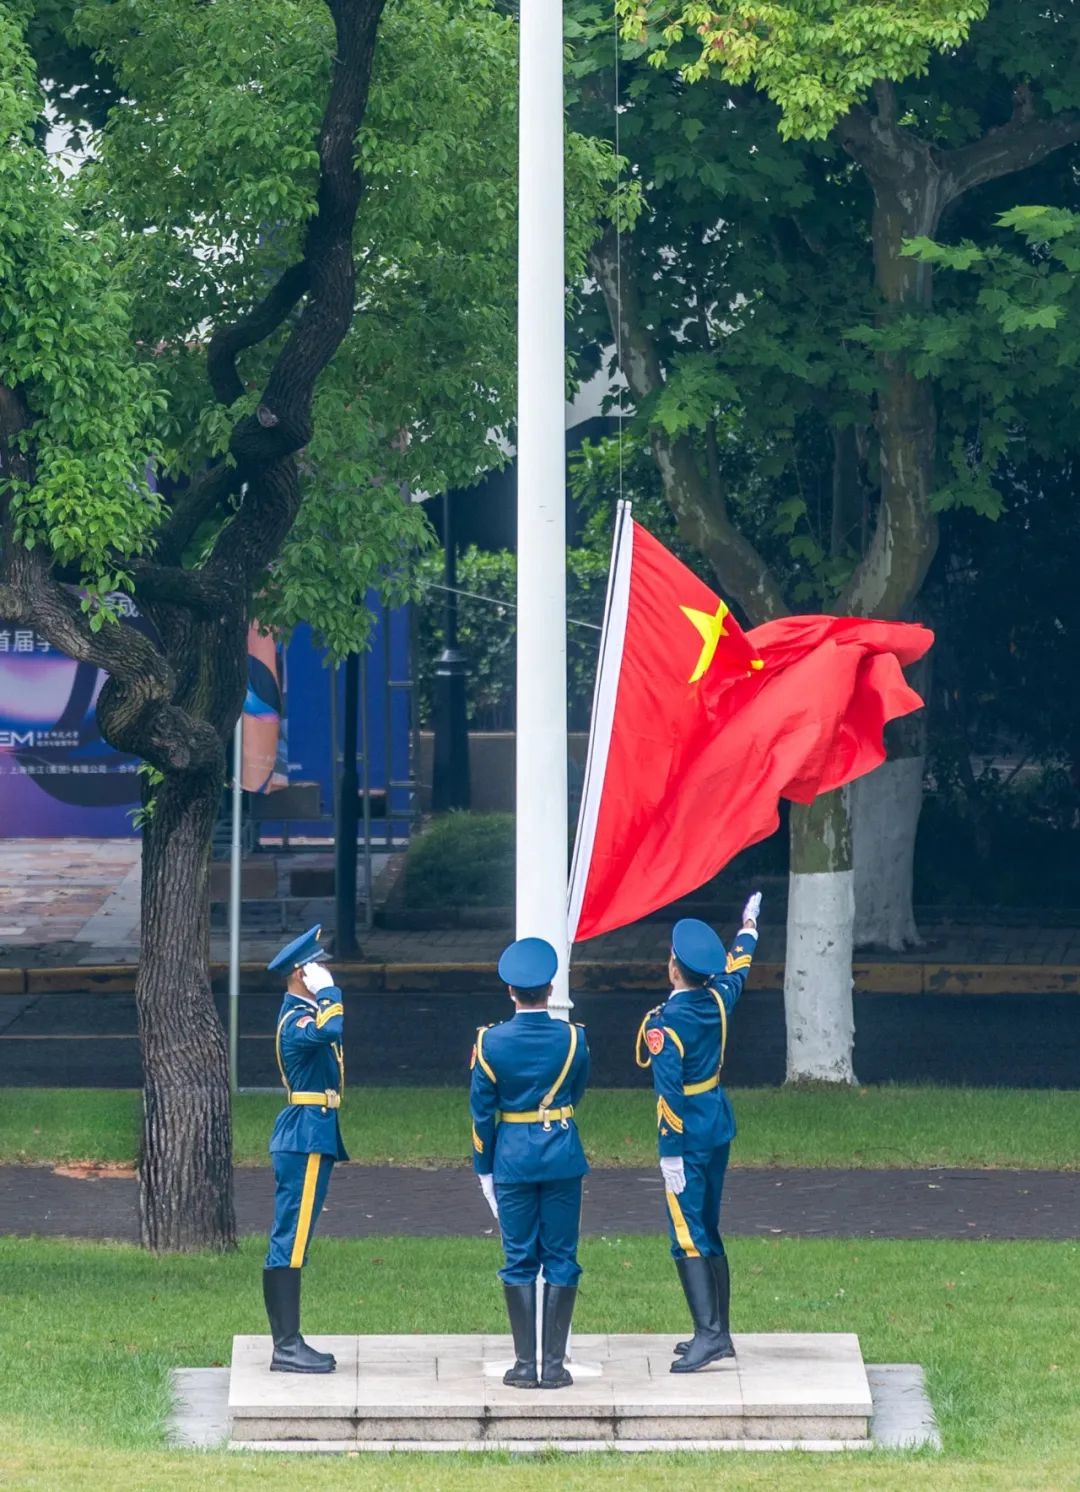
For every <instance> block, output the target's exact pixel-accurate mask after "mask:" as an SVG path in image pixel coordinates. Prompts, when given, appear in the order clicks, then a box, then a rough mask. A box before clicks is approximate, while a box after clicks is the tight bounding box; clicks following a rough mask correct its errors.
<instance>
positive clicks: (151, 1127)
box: [135, 771, 236, 1250]
mask: <svg viewBox="0 0 1080 1492" xmlns="http://www.w3.org/2000/svg"><path fill="white" fill-rule="evenodd" d="M222 786H223V782H222V779H221V776H220V774H219V775H214V774H213V773H211V772H207V771H203V772H197V773H184V774H175V775H170V776H169V778H168V779H167V780H166V781H165V782H164V783H163V784H162V785H161V786H160V787H159V789H158V791H157V794H156V796H155V799H154V805H153V811H152V814H151V817H150V820H149V822H148V824H147V827H146V830H145V832H144V837H143V854H142V952H141V957H140V960H139V972H138V977H137V980H136V985H135V998H136V1003H137V1005H138V1011H139V1038H140V1043H141V1047H142V1060H143V1075H144V1077H143V1081H144V1088H143V1132H142V1154H141V1157H140V1162H139V1227H140V1233H141V1237H142V1243H143V1245H144V1247H146V1248H152V1249H158V1250H184V1249H195V1248H217V1249H229V1248H233V1247H235V1244H236V1219H235V1215H234V1211H233V1185H232V1123H231V1117H230V1108H229V1062H228V1049H227V1044H226V1040H225V1033H224V1031H223V1029H222V1026H221V1022H220V1020H219V1019H218V1015H217V1011H216V1010H215V1008H214V1002H213V998H212V996H211V993H210V971H209V956H210V898H209V877H210V849H211V840H212V832H213V824H214V818H215V816H216V813H217V810H218V805H219V802H220V797H221V791H222Z"/></svg>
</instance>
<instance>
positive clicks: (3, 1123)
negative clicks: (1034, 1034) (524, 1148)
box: [0, 1087, 1080, 1170]
mask: <svg viewBox="0 0 1080 1492" xmlns="http://www.w3.org/2000/svg"><path fill="white" fill-rule="evenodd" d="M732 1096H733V1099H734V1103H735V1110H736V1114H737V1116H738V1121H739V1136H738V1139H737V1140H736V1142H735V1147H734V1150H733V1162H734V1164H736V1165H741V1166H773V1165H776V1166H938V1165H944V1166H1018V1167H1034V1168H1039V1167H1045V1168H1047V1169H1051V1170H1073V1169H1077V1168H1080V1146H1078V1145H1077V1135H1078V1134H1080V1091H1072V1090H1070V1091H1065V1090H1051V1091H1044V1090H1035V1089H1019V1088H1009V1089H1004V1088H1002V1089H990V1088H932V1087H924V1088H901V1087H881V1088H852V1089H844V1090H841V1091H835V1090H822V1089H811V1090H788V1089H777V1088H752V1089H744V1090H741V1091H736V1092H734V1093H733V1095H732ZM279 1108H280V1100H279V1099H278V1098H277V1096H276V1095H271V1094H245V1095H242V1096H241V1097H240V1098H239V1099H238V1100H237V1103H236V1107H235V1137H236V1156H237V1160H238V1162H239V1163H240V1164H242V1165H264V1164H266V1161H267V1155H266V1141H267V1137H268V1136H269V1133H270V1129H271V1126H272V1125H273V1122H274V1116H275V1114H277V1112H278V1110H279ZM579 1120H580V1126H581V1133H582V1136H583V1137H584V1140H585V1145H586V1148H587V1149H588V1151H589V1155H590V1157H591V1159H592V1160H593V1162H594V1164H597V1165H627V1166H641V1165H649V1164H651V1163H652V1162H653V1160H654V1158H655V1134H656V1118H655V1109H654V1106H653V1100H652V1097H651V1095H650V1094H649V1092H648V1091H645V1090H629V1089H599V1090H596V1091H594V1092H592V1093H590V1094H589V1095H588V1097H587V1098H586V1100H585V1102H584V1104H583V1105H582V1107H581V1111H580V1115H579ZM342 1122H343V1126H344V1130H345V1140H346V1144H347V1145H348V1148H349V1151H350V1153H351V1155H352V1157H353V1159H354V1160H357V1161H364V1162H366V1163H368V1164H386V1165H406V1166H407V1165H420V1164H436V1165H438V1164H442V1165H459V1164H463V1163H465V1162H466V1161H467V1160H468V1157H469V1153H470V1151H469V1121H468V1101H467V1095H466V1094H465V1092H464V1091H458V1090H456V1089H452V1088H356V1089H354V1090H353V1091H352V1092H351V1093H350V1094H348V1095H347V1097H346V1104H345V1108H344V1109H343V1110H342ZM138 1132H139V1097H138V1094H137V1093H134V1092H129V1091H115V1090H108V1089H78V1088H74V1089H27V1088H0V1163H4V1162H6V1163H13V1162H14V1163H18V1162H22V1163H26V1164H33V1165H37V1164H46V1163H54V1162H57V1161H70V1160H88V1159H93V1160H103V1161H119V1162H132V1161H133V1160H134V1158H135V1155H136V1151H137V1147H138Z"/></svg>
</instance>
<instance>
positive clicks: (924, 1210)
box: [0, 1165, 1080, 1240]
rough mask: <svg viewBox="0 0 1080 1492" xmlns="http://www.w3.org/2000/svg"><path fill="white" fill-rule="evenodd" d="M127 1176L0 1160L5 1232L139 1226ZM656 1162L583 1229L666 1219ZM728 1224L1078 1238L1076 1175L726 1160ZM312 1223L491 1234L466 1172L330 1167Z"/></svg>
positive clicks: (597, 1174) (601, 1192) (604, 1230)
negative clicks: (322, 1205) (755, 1165)
mask: <svg viewBox="0 0 1080 1492" xmlns="http://www.w3.org/2000/svg"><path fill="white" fill-rule="evenodd" d="M273 1185H274V1183H273V1176H272V1175H271V1173H270V1171H269V1170H268V1169H260V1170H256V1169H244V1170H238V1171H237V1172H236V1207H237V1217H238V1221H239V1226H240V1231H241V1232H242V1233H265V1231H266V1228H267V1224H268V1220H269V1218H270V1216H271V1213H272V1211H273V1202H272V1199H273ZM135 1188H136V1183H135V1181H134V1179H133V1178H132V1177H130V1176H128V1177H119V1178H113V1179H96V1180H81V1179H76V1178H73V1177H70V1176H63V1175H59V1174H57V1173H55V1172H53V1171H49V1170H47V1169H45V1168H37V1167H31V1166H4V1167H0V1220H2V1222H0V1227H2V1229H3V1231H5V1232H9V1233H15V1234H20V1235H23V1236H27V1235H39V1234H41V1235H48V1236H52V1237H57V1236H68V1237H79V1238H116V1239H127V1240H135V1239H136V1238H137V1236H138V1226H137V1220H136V1208H135V1196H136V1191H135ZM663 1205H664V1204H663V1195H662V1190H661V1181H660V1175H659V1172H658V1171H654V1170H652V1169H648V1170H641V1171H638V1170H595V1171H593V1172H592V1173H591V1174H590V1176H589V1177H588V1178H587V1180H586V1183H585V1206H584V1210H583V1215H582V1224H583V1229H584V1231H585V1233H587V1234H593V1235H597V1234H602V1235H606V1236H609V1237H610V1236H613V1235H618V1234H623V1233H659V1232H661V1231H663V1228H664V1223H663ZM723 1224H724V1231H725V1232H726V1233H729V1234H731V1235H733V1236H744V1237H759V1238H775V1237H785V1236H786V1237H800V1238H977V1239H978V1238H998V1239H1033V1238H1049V1239H1075V1238H1080V1175H1078V1174H1077V1173H1075V1172H1059V1171H959V1170H920V1171H869V1170H867V1171H839V1170H741V1169H735V1170H732V1171H731V1172H730V1173H729V1176H728V1181H727V1186H726V1190H725V1196H724V1218H723ZM319 1231H320V1233H322V1234H324V1235H326V1236H329V1237H337V1238H367V1237H373V1236H378V1235H387V1234H389V1235H395V1234H405V1235H407V1236H411V1237H418V1238H446V1237H470V1236H471V1237H483V1236H485V1235H493V1233H494V1228H493V1222H492V1218H491V1215H490V1213H489V1212H488V1210H487V1206H486V1204H485V1203H484V1201H483V1199H482V1197H481V1195H480V1189H479V1187H478V1185H477V1183H476V1180H475V1178H474V1176H473V1175H472V1172H471V1171H466V1170H450V1169H446V1170H406V1169H398V1168H394V1167H389V1166H359V1165H348V1166H340V1167H338V1168H337V1170H336V1171H335V1174H334V1177H333V1181H332V1184H331V1188H330V1194H329V1200H328V1203H327V1207H326V1210H325V1212H324V1214H323V1218H322V1221H321V1222H320V1224H319Z"/></svg>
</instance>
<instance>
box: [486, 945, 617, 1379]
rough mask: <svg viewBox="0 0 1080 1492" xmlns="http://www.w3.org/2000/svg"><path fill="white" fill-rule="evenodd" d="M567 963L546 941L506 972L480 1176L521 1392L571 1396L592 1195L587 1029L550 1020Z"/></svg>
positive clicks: (489, 1031)
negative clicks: (498, 1246) (510, 1006)
mask: <svg viewBox="0 0 1080 1492" xmlns="http://www.w3.org/2000/svg"><path fill="white" fill-rule="evenodd" d="M558 966H559V960H558V956H557V954H556V952H555V950H554V948H552V946H551V944H550V943H547V942H545V941H544V939H543V938H522V939H520V940H519V941H518V942H516V943H512V944H511V945H510V947H509V948H507V949H506V950H505V952H504V953H503V955H502V957H501V958H500V960H499V978H500V979H501V980H502V981H503V982H504V983H505V984H506V985H507V986H508V988H509V991H510V997H511V999H512V1000H513V1002H514V1011H515V1014H514V1017H513V1019H512V1020H509V1021H505V1022H503V1023H502V1024H501V1025H498V1026H488V1027H481V1029H480V1030H479V1031H478V1032H477V1033H476V1046H475V1047H474V1049H473V1059H472V1089H471V1094H470V1108H471V1110H472V1141H473V1164H474V1166H475V1168H476V1172H477V1174H478V1176H479V1178H480V1185H481V1187H482V1189H483V1192H484V1196H485V1197H486V1198H487V1201H488V1205H489V1206H490V1207H491V1210H492V1212H493V1213H494V1215H495V1216H496V1218H498V1220H499V1226H500V1229H501V1232H502V1242H503V1250H504V1253H505V1255H506V1263H505V1264H504V1266H503V1268H502V1269H500V1271H499V1277H500V1278H501V1280H502V1282H503V1290H504V1292H505V1295H506V1309H507V1313H508V1315H509V1317H510V1329H511V1331H512V1332H513V1334H514V1356H515V1359H516V1360H515V1362H514V1366H513V1367H512V1368H510V1369H509V1371H508V1372H507V1373H506V1374H505V1375H504V1377H503V1382H504V1383H505V1384H507V1385H508V1386H509V1387H511V1388H566V1387H567V1386H568V1385H570V1384H571V1383H573V1381H574V1380H573V1379H572V1378H571V1376H570V1374H569V1373H568V1372H567V1370H566V1367H565V1357H566V1343H567V1338H568V1337H569V1334H570V1321H571V1318H572V1317H573V1314H574V1299H575V1297H576V1295H577V1285H578V1280H579V1278H580V1277H581V1268H580V1266H579V1265H578V1261H577V1245H578V1232H579V1229H580V1224H581V1183H582V1178H583V1177H584V1175H585V1173H586V1172H587V1171H588V1169H589V1166H588V1162H587V1161H586V1159H585V1152H584V1150H583V1149H582V1147H581V1140H580V1138H579V1137H578V1132H577V1127H576V1125H575V1124H574V1109H575V1108H576V1106H577V1105H578V1104H579V1103H580V1102H581V1098H582V1095H583V1094H584V1092H585V1085H586V1083H587V1081H588V1077H589V1049H588V1046H587V1045H586V1042H585V1029H584V1027H583V1026H578V1025H575V1024H574V1023H573V1022H564V1021H557V1020H552V1019H551V1017H550V1016H549V1014H548V1000H549V999H550V996H551V983H552V980H553V979H554V978H555V973H556V970H557V969H558ZM541 1269H542V1270H543V1271H544V1301H543V1342H542V1350H541V1357H542V1368H541V1372H540V1376H539V1378H538V1377H537V1372H536V1281H537V1276H538V1275H539V1273H540V1271H541Z"/></svg>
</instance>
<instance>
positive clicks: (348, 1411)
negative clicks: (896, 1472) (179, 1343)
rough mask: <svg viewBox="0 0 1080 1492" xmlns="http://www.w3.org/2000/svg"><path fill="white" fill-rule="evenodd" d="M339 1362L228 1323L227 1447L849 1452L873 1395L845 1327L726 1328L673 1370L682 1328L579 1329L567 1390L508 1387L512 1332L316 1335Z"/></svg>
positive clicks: (858, 1445) (861, 1432) (864, 1425)
mask: <svg viewBox="0 0 1080 1492" xmlns="http://www.w3.org/2000/svg"><path fill="white" fill-rule="evenodd" d="M309 1340H310V1341H311V1343H312V1345H313V1346H315V1347H317V1348H319V1349H320V1350H322V1351H330V1352H333V1353H334V1354H335V1355H336V1357H337V1360H338V1369H337V1372H336V1373H333V1374H329V1375H326V1376H314V1377H306V1376H303V1375H299V1374H291V1373H271V1372H270V1371H269V1363H270V1350H271V1347H270V1340H269V1338H268V1337H253V1336H244V1337H235V1338H234V1339H233V1358H232V1369H231V1374H230V1380H229V1434H230V1443H231V1444H232V1445H234V1446H245V1447H255V1448H261V1449H267V1450H271V1449H277V1450H293V1449H296V1450H299V1449H306V1450H327V1451H329V1450H341V1451H346V1450H352V1451H355V1450H389V1449H394V1450H399V1449H400V1450H408V1449H414V1450H426V1451H434V1450H463V1449H477V1450H478V1449H511V1450H522V1451H524V1450H537V1449H541V1448H544V1447H547V1446H552V1447H556V1448H559V1449H565V1450H597V1449H600V1448H603V1447H614V1448H616V1449H622V1450H627V1451H630V1450H644V1449H655V1448H667V1449H677V1448H686V1449H700V1450H714V1449H715V1450H722V1449H736V1448H737V1449H740V1450H778V1449H803V1450H851V1449H863V1448H866V1447H869V1445H870V1444H871V1441H870V1431H869V1421H870V1415H871V1413H872V1409H873V1405H872V1400H871V1393H870V1386H869V1383H868V1381H867V1376H866V1368H865V1366H864V1364H863V1359H862V1353H861V1351H860V1349H859V1341H858V1338H857V1337H856V1336H853V1335H847V1334H841V1333H836V1334H816V1333H815V1334H799V1333H777V1334H773V1335H736V1336H735V1338H734V1341H735V1349H736V1353H737V1356H736V1358H735V1360H734V1361H730V1360H729V1361H727V1362H723V1363H717V1364H715V1365H714V1366H712V1367H709V1368H706V1369H704V1370H702V1371H701V1372H699V1373H694V1374H686V1375H675V1374H672V1373H671V1372H670V1371H669V1369H670V1366H671V1362H672V1348H673V1347H674V1344H675V1340H676V1338H674V1337H670V1336H651V1335H641V1336H584V1335H583V1336H578V1335H575V1337H574V1339H573V1353H574V1362H573V1363H571V1364H570V1368H571V1372H573V1373H574V1374H575V1382H574V1385H573V1387H572V1388H567V1389H562V1390H559V1391H557V1392H545V1391H543V1390H532V1391H522V1390H520V1389H511V1388H505V1387H504V1386H503V1383H502V1373H503V1372H504V1370H505V1369H506V1367H508V1366H509V1363H510V1361H511V1360H512V1358H513V1348H512V1345H511V1341H510V1338H509V1336H360V1337H355V1336H348V1337H311V1338H309Z"/></svg>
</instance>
